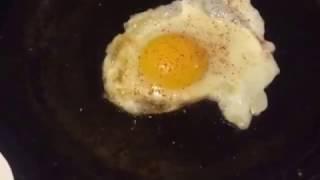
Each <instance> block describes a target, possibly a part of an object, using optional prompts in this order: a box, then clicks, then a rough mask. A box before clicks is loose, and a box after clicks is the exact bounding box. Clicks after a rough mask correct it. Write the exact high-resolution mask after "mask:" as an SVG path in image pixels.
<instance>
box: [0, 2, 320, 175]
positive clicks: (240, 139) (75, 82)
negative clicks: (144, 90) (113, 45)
mask: <svg viewBox="0 0 320 180" xmlns="http://www.w3.org/2000/svg"><path fill="white" fill-rule="evenodd" d="M168 2H170V0H155V1H147V0H141V1H115V2H113V3H110V2H109V1H107V0H100V1H99V0H69V1H64V0H43V1H40V0H30V1H26V2H23V1H16V2H15V3H14V4H13V5H12V6H11V8H10V10H9V13H8V16H6V23H5V25H4V26H3V30H2V33H1V39H0V42H1V43H0V46H1V48H0V49H2V50H4V51H3V52H1V59H2V61H3V62H2V63H4V65H3V66H2V67H3V70H2V72H4V73H5V76H4V77H7V78H5V83H3V86H4V87H3V88H4V93H1V95H2V96H3V97H2V98H1V99H3V100H2V102H4V103H5V105H6V106H5V108H3V109H2V110H4V113H3V114H4V117H3V118H1V121H0V148H1V149H0V151H1V152H3V154H4V155H5V156H6V157H7V159H8V160H9V162H11V165H12V168H13V170H14V173H15V176H16V179H17V180H22V179H24V180H29V179H30V180H37V179H46V180H55V179H68V180H69V179H75V180H82V179H83V180H85V179H86V180H87V179H98V180H99V179H101V180H102V179H108V180H109V179H119V180H126V179H128V180H131V179H132V180H140V179H142V180H144V179H146V180H162V179H163V180H180V179H181V180H189V179H190V180H193V179H201V180H212V179H217V180H229V179H249V180H250V179H253V180H256V179H262V180H264V179H266V180H267V179H268V180H286V179H289V180H294V179H312V178H314V179H317V178H318V179H319V178H320V175H319V173H320V167H319V162H320V150H319V141H320V138H319V135H320V134H319V128H320V123H319V114H318V112H319V104H318V103H319V100H320V95H319V92H320V88H319V87H320V86H319V85H318V81H319V80H318V78H319V77H320V62H319V59H320V53H319V40H320V35H319V32H320V28H319V27H318V25H317V24H319V18H320V13H319V11H320V8H319V7H320V4H317V1H298V0H297V1H285V0H282V1H270V0H268V1H267V0H265V1H263V0H254V4H255V6H256V7H257V8H258V9H259V10H260V12H261V14H262V16H263V17H264V18H265V20H266V27H267V38H268V39H270V40H272V41H274V42H275V44H276V45H277V52H276V54H275V57H276V59H277V62H278V63H279V65H280V68H281V75H280V76H279V77H277V79H276V80H275V81H274V82H273V83H272V85H271V86H270V87H269V88H268V89H267V92H268V96H269V102H270V106H269V108H268V110H267V111H266V112H265V113H263V114H262V115H261V116H259V117H257V118H255V119H254V121H253V123H252V125H251V127H250V129H249V130H247V131H239V130H237V129H234V128H232V127H230V126H229V125H227V124H225V123H223V121H222V120H221V119H222V118H221V114H220V112H219V111H218V109H217V106H216V105H215V104H214V103H210V102H200V103H197V104H195V105H192V106H188V107H186V108H185V109H183V110H180V111H177V112H174V113H169V114H166V115H160V116H153V117H141V118H134V117H132V116H130V115H128V114H126V113H125V112H121V111H119V109H117V108H116V107H115V106H113V105H112V104H110V103H108V102H107V101H105V100H104V99H103V98H102V94H103V87H102V79H101V63H102V61H103V58H104V56H105V53H104V49H105V47H106V45H107V44H108V43H109V42H110V41H111V40H112V38H113V37H114V36H115V35H116V34H118V33H120V32H122V31H123V28H122V24H123V23H124V22H125V21H127V20H128V18H129V15H131V14H134V13H137V12H140V11H143V10H145V9H148V8H151V7H156V6H158V5H160V4H165V3H168ZM135 120H136V121H135Z"/></svg>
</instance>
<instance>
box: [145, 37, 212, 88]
mask: <svg viewBox="0 0 320 180" xmlns="http://www.w3.org/2000/svg"><path fill="white" fill-rule="evenodd" d="M139 58H140V59H139V72H140V73H141V74H142V75H143V76H144V78H145V79H146V80H148V81H149V82H151V83H152V84H155V85H157V86H160V87H163V88H166V89H183V88H185V87H188V86H190V85H191V84H193V83H195V82H197V81H199V80H200V79H201V78H202V77H203V75H204V74H205V72H206V71H207V68H208V55H207V51H206V50H205V49H204V48H202V47H201V46H200V45H199V44H198V43H197V41H196V40H195V39H193V38H190V37H188V36H184V35H180V34H166V35H161V36H159V37H156V38H154V39H152V40H151V41H150V42H148V43H147V45H146V46H145V47H144V49H143V50H142V52H141V54H140V56H139Z"/></svg>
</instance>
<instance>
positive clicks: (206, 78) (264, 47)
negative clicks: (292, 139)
mask: <svg viewBox="0 0 320 180" xmlns="http://www.w3.org/2000/svg"><path fill="white" fill-rule="evenodd" d="M274 50H275V46H274V45H273V43H271V42H269V41H267V40H265V38H264V21H263V19H262V18H261V16H260V15H259V12H258V11H257V10H256V9H255V8H254V7H253V6H252V5H251V3H250V0H179V1H174V2H172V3H171V4H169V5H164V6H160V7H158V8H155V9H149V10H147V11H145V12H142V13H139V14H136V15H134V16H132V17H131V18H130V19H129V21H128V22H127V23H125V32H124V33H122V34H119V35H117V36H116V37H115V38H114V39H113V41H112V42H111V43H110V44H109V45H108V47H107V55H106V57H105V60H104V63H103V80H104V88H105V94H106V96H105V97H106V98H107V99H108V100H110V101H111V102H113V103H114V104H116V105H117V106H119V107H121V108H122V109H123V110H125V111H127V112H129V113H131V114H134V115H150V114H161V113H166V112H171V111H175V110H178V109H179V108H182V107H184V106H186V105H188V104H192V103H195V102H199V101H201V100H205V99H207V100H211V101H214V102H216V103H217V104H218V106H219V108H220V109H221V111H222V114H223V115H224V117H225V119H226V120H227V121H229V122H230V123H232V124H234V125H236V126H237V127H239V128H240V129H246V128H248V127H249V125H250V122H251V119H252V116H255V115H259V114H260V113H261V112H263V111H264V110H265V109H266V108H267V106H268V101H267V96H266V93H265V88H266V87H267V86H268V85H269V84H270V83H271V82H272V80H273V79H274V78H275V76H276V75H277V74H278V73H279V72H280V70H279V68H278V66H277V64H276V62H275V60H274V58H273V52H274Z"/></svg>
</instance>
